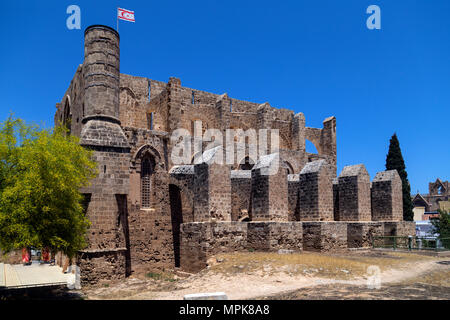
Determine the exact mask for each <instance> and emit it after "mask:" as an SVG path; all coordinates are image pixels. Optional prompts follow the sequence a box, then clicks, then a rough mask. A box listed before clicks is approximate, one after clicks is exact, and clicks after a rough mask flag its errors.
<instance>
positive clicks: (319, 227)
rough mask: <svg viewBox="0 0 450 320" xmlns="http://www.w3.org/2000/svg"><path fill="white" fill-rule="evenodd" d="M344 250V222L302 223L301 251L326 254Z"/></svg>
mask: <svg viewBox="0 0 450 320" xmlns="http://www.w3.org/2000/svg"><path fill="white" fill-rule="evenodd" d="M346 248H347V223H346V222H337V221H327V222H325V221H324V222H320V221H314V222H309V221H308V222H307V221H303V250H305V251H316V252H328V251H335V250H343V249H346Z"/></svg>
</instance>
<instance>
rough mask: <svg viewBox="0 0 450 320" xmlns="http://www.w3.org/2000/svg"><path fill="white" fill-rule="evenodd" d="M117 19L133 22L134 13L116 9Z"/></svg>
mask: <svg viewBox="0 0 450 320" xmlns="http://www.w3.org/2000/svg"><path fill="white" fill-rule="evenodd" d="M117 19H120V20H125V21H130V22H135V20H134V11H130V10H127V9H122V8H117Z"/></svg>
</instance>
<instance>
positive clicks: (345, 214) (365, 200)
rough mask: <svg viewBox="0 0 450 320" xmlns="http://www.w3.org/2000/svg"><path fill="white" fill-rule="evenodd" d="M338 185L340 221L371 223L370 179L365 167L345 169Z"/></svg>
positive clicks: (356, 166) (348, 167) (355, 166)
mask: <svg viewBox="0 0 450 320" xmlns="http://www.w3.org/2000/svg"><path fill="white" fill-rule="evenodd" d="M338 183H339V190H338V193H339V214H338V218H339V219H338V220H339V221H371V215H372V213H371V206H370V202H371V201H370V177H369V174H368V173H367V170H366V168H365V167H364V165H363V164H360V165H354V166H346V167H344V169H343V170H342V172H341V174H340V175H339V178H338Z"/></svg>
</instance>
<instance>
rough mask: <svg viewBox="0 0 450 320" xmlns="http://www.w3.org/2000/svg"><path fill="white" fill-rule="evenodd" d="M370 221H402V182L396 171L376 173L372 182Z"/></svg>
mask: <svg viewBox="0 0 450 320" xmlns="http://www.w3.org/2000/svg"><path fill="white" fill-rule="evenodd" d="M371 199H372V220H373V221H402V220H403V193H402V180H401V179H400V176H399V175H398V173H397V170H390V171H382V172H378V173H377V175H376V176H375V178H374V179H373V181H372V188H371Z"/></svg>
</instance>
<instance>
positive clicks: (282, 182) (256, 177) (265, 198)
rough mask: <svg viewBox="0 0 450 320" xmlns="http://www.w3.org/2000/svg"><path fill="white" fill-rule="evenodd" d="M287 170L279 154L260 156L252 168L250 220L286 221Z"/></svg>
mask: <svg viewBox="0 0 450 320" xmlns="http://www.w3.org/2000/svg"><path fill="white" fill-rule="evenodd" d="M287 201H288V187H287V172H286V171H285V170H284V169H283V168H281V166H280V163H279V154H270V155H267V156H264V157H261V158H260V160H259V161H258V163H257V164H256V165H255V166H254V167H253V169H252V212H251V221H288V204H287Z"/></svg>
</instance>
